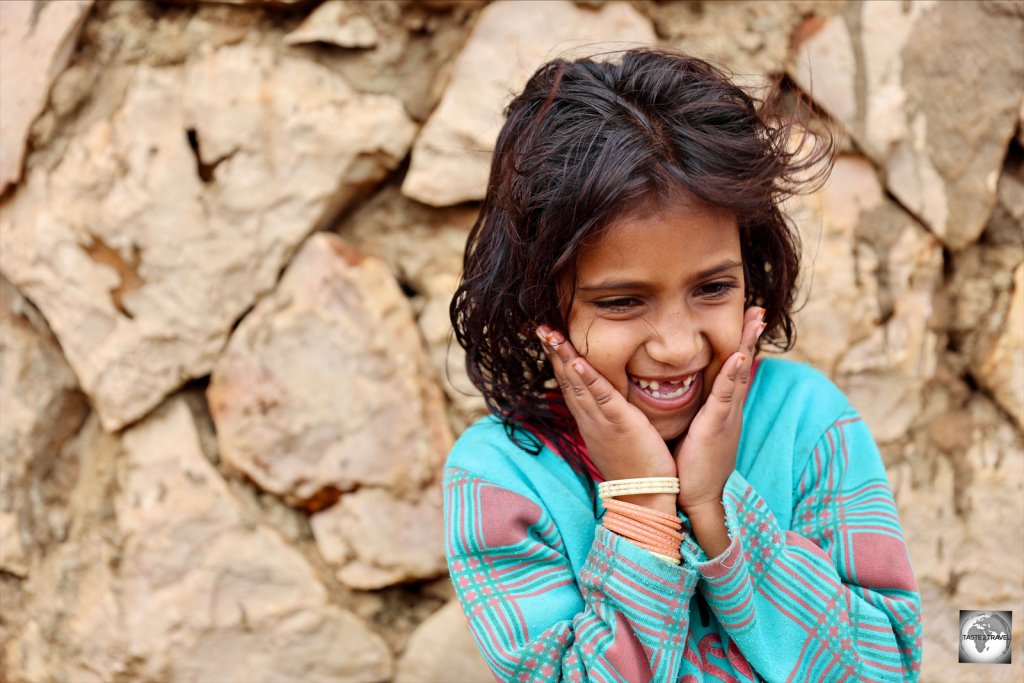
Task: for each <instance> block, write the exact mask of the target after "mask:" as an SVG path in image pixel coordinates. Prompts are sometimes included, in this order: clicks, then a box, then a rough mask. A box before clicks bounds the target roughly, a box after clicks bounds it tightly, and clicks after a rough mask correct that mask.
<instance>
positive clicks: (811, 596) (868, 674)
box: [683, 410, 921, 681]
mask: <svg viewBox="0 0 1024 683" xmlns="http://www.w3.org/2000/svg"><path fill="white" fill-rule="evenodd" d="M794 500H795V505H794V509H793V516H792V527H793V528H792V530H783V529H781V528H780V527H779V524H778V522H777V520H776V518H775V516H774V514H773V513H772V512H771V510H770V509H769V508H768V506H767V505H766V504H765V501H764V500H763V499H762V498H761V497H760V496H759V495H758V493H757V492H756V491H755V490H754V488H753V487H752V486H751V485H750V484H749V483H748V482H747V481H746V480H745V479H744V478H743V477H742V476H740V475H739V473H736V472H734V473H733V474H732V475H731V476H730V478H729V480H728V482H727V483H726V487H725V494H724V499H723V503H724V507H725V510H726V524H727V526H728V531H729V536H730V538H731V544H730V546H729V548H728V549H727V550H726V551H725V552H724V553H722V555H720V556H718V557H716V558H714V559H713V560H710V561H708V560H707V558H706V557H704V556H703V554H702V553H701V552H700V550H699V548H697V549H696V550H695V549H694V548H693V547H692V546H689V547H688V546H685V545H684V548H683V552H684V556H685V559H686V561H687V562H688V563H692V564H693V566H695V567H696V568H697V569H698V570H699V571H700V573H701V575H702V579H703V580H702V581H701V591H702V592H703V594H704V595H705V597H706V598H707V600H708V604H709V605H710V606H711V609H712V611H713V612H714V613H715V615H716V616H717V618H718V620H719V621H720V623H721V624H722V626H723V627H724V628H725V630H726V632H727V633H728V635H729V637H730V639H732V640H733V641H735V642H736V644H737V645H738V646H739V647H740V649H741V650H742V651H743V653H744V655H745V656H746V658H747V661H749V662H750V664H751V665H752V666H753V668H754V670H755V671H756V672H757V673H758V674H759V675H760V676H761V677H763V678H764V679H765V680H768V681H806V680H811V681H845V680H872V681H915V680H917V677H918V673H919V670H920V663H921V621H920V619H921V616H920V606H921V604H920V596H919V594H918V590H917V585H916V583H915V581H914V576H913V573H912V571H911V568H910V561H909V557H908V554H907V548H906V544H905V542H904V539H903V534H902V532H901V530H900V525H899V520H898V519H897V516H896V506H895V503H894V500H893V497H892V493H891V490H890V488H889V484H888V480H887V478H886V474H885V469H884V467H883V465H882V460H881V457H880V455H879V453H878V449H877V447H876V446H875V443H874V440H873V439H872V438H871V435H870V433H869V432H868V430H867V427H866V426H865V425H864V422H863V421H862V420H861V419H860V418H859V417H858V416H857V415H856V414H855V413H853V412H852V410H849V411H848V412H847V413H846V414H844V415H842V416H841V417H840V418H839V419H838V420H837V421H836V422H834V423H833V424H832V425H831V426H830V427H829V428H828V429H827V430H826V431H825V433H824V434H823V435H822V437H821V438H820V440H819V441H818V442H817V444H816V446H815V448H814V451H813V453H812V454H811V455H810V457H809V458H808V461H807V465H806V467H805V469H804V471H803V474H802V475H801V477H800V480H799V482H798V484H797V490H796V492H795V496H794Z"/></svg>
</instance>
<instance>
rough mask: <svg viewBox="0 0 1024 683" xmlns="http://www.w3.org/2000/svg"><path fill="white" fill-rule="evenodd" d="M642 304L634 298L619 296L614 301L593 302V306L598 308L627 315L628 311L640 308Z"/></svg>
mask: <svg viewBox="0 0 1024 683" xmlns="http://www.w3.org/2000/svg"><path fill="white" fill-rule="evenodd" d="M641 303H642V302H641V301H640V300H639V299H637V298H636V297H632V296H619V297H615V298H614V299H601V300H599V301H595V302H593V304H594V305H595V306H597V307H598V308H601V309H604V310H606V311H611V312H613V313H625V312H626V311H629V310H632V309H633V308H636V307H637V306H640V305H641Z"/></svg>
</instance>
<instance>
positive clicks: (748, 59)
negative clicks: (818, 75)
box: [642, 0, 841, 92]
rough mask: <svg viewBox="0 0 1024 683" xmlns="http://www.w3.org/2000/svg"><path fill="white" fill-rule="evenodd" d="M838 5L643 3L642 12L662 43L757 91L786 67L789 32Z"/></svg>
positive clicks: (836, 9)
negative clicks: (709, 62)
mask: <svg viewBox="0 0 1024 683" xmlns="http://www.w3.org/2000/svg"><path fill="white" fill-rule="evenodd" d="M840 8H841V4H840V3H834V2H813V1H811V2H807V1H805V0H797V1H796V2H794V1H792V0H789V1H787V2H708V3H699V4H698V3H691V2H664V3H645V5H644V6H643V10H642V11H644V13H645V14H646V15H647V16H649V17H650V18H651V20H652V21H653V23H654V28H655V30H656V31H657V33H658V37H659V38H661V39H662V40H661V42H662V44H667V45H669V46H671V47H675V48H678V49H680V50H682V51H684V52H686V53H688V54H693V55H698V56H700V57H702V58H705V59H709V60H712V61H713V62H714V63H716V64H720V65H721V66H723V67H725V68H726V69H728V70H729V71H730V72H731V73H732V77H733V79H734V81H735V82H737V83H739V84H740V85H743V86H744V87H752V88H754V89H755V92H756V89H757V88H760V87H763V86H765V85H768V83H769V78H768V76H769V74H777V73H780V72H782V71H784V70H785V65H786V61H787V58H788V56H789V53H790V52H791V41H792V36H793V35H794V34H795V33H798V32H799V31H800V27H801V25H802V24H803V23H804V22H805V20H806V19H807V17H808V16H809V15H813V16H814V18H815V20H819V21H820V20H822V19H824V18H827V17H828V16H831V15H832V14H835V13H836V12H837V11H838V10H839V9H840ZM815 85H817V83H815Z"/></svg>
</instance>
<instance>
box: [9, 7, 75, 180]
mask: <svg viewBox="0 0 1024 683" xmlns="http://www.w3.org/2000/svg"><path fill="white" fill-rule="evenodd" d="M92 4H93V0H66V1H64V2H42V3H36V2H0V83H2V84H3V85H2V86H0V88H2V96H0V195H2V194H3V193H4V191H5V190H7V187H8V185H10V184H12V183H16V182H18V179H19V178H21V166H22V162H23V161H24V159H25V143H26V142H27V140H28V134H29V129H30V128H31V126H32V122H33V121H34V120H35V119H36V117H37V116H39V114H40V113H41V112H42V111H43V109H44V107H46V102H47V99H48V98H49V96H50V87H51V86H52V85H53V82H54V80H56V78H57V76H59V75H60V73H61V72H62V71H63V70H64V67H65V66H67V64H68V60H69V59H70V58H71V54H72V52H73V51H74V49H75V43H76V42H77V41H78V34H79V33H80V32H81V29H82V25H83V24H84V23H85V19H86V17H87V16H88V15H89V10H90V9H91V8H92Z"/></svg>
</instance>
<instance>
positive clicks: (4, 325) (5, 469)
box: [0, 278, 88, 577]
mask: <svg viewBox="0 0 1024 683" xmlns="http://www.w3.org/2000/svg"><path fill="white" fill-rule="evenodd" d="M0 406H2V411H3V414H2V417H0V569H2V570H3V571H6V572H10V573H12V574H15V575H17V576H20V577H25V576H27V575H28V571H29V567H30V564H31V555H32V554H33V551H34V550H35V549H36V546H37V545H39V544H41V543H45V542H46V541H49V540H53V539H52V538H51V536H53V535H57V536H59V535H60V531H59V528H60V527H62V526H64V523H65V521H64V515H65V513H64V510H63V506H62V505H59V504H54V501H53V500H52V498H53V497H56V498H58V499H59V498H60V497H61V494H62V492H59V491H58V493H57V495H56V496H51V495H49V489H50V488H53V487H55V486H56V487H57V488H59V487H60V486H63V485H65V484H67V482H65V481H62V480H61V479H60V478H59V477H54V476H52V475H51V466H52V464H53V462H54V461H55V460H56V459H57V458H58V452H59V450H60V447H61V445H62V444H63V442H64V441H65V440H66V439H67V438H68V437H70V436H71V435H72V434H74V433H75V432H76V431H77V430H78V428H79V427H80V426H81V424H82V421H83V420H84V419H85V416H86V414H87V412H88V406H87V404H86V401H85V398H84V396H82V394H81V393H80V392H79V391H78V385H77V383H76V382H75V376H74V375H73V374H72V372H71V369H70V368H69V367H68V365H67V362H66V361H65V360H64V357H63V356H62V355H61V352H60V347H59V346H58V345H57V342H56V341H55V340H54V339H53V336H52V335H51V334H50V332H49V329H48V328H47V326H46V322H45V321H44V320H43V319H42V316H40V315H39V312H38V311H36V310H35V309H34V308H33V306H32V305H31V304H30V303H28V302H27V301H25V299H24V298H23V297H22V296H21V295H20V294H19V293H18V292H17V290H15V289H14V287H13V286H11V284H10V283H9V282H8V281H7V280H6V279H4V278H0Z"/></svg>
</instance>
